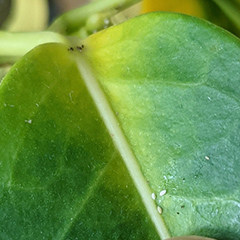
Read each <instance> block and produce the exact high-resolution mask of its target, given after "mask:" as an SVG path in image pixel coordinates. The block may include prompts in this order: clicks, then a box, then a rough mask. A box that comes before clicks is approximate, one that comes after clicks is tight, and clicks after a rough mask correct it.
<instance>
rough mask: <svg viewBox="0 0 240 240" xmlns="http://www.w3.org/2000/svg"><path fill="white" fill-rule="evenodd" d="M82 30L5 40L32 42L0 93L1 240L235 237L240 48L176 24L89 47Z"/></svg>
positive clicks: (132, 31)
mask: <svg viewBox="0 0 240 240" xmlns="http://www.w3.org/2000/svg"><path fill="white" fill-rule="evenodd" d="M116 2H117V1H116ZM119 2H120V1H119ZM105 3H110V2H109V1H105ZM131 3H133V2H131ZM94 4H96V3H93V6H96V5H94ZM111 4H112V2H111ZM121 4H122V5H121V6H125V5H124V4H126V6H128V5H129V2H127V1H122V2H121ZM86 9H90V7H89V6H86V7H85V8H84V10H81V11H83V12H85V13H86V14H87V11H86ZM91 9H94V8H91ZM107 10H109V9H107ZM111 11H112V10H111ZM105 13H106V12H105ZM111 13H112V12H111ZM91 14H92V12H91ZM94 14H95V13H94ZM101 14H102V12H101ZM65 16H66V15H65ZM67 16H70V15H67ZM71 20H74V24H73V25H72V27H70V28H68V27H69V26H71ZM81 21H82V25H81V26H80V28H78V27H76V26H77V24H76V22H78V21H77V20H76V18H75V17H72V18H71V17H60V18H59V19H58V20H57V21H56V22H55V23H54V24H53V25H52V26H51V27H50V28H49V31H46V32H41V33H30V35H24V34H23V35H19V34H16V35H11V34H10V35H8V37H9V38H8V39H14V38H11V36H20V37H22V39H25V40H26V39H28V40H29V42H27V44H26V42H25V43H24V41H22V42H20V43H19V45H18V46H20V47H19V48H18V49H19V52H17V54H16V55H15V56H14V55H12V56H14V58H13V57H12V58H11V59H14V61H15V59H16V58H20V59H19V60H18V61H17V62H16V63H15V64H14V65H13V66H12V67H11V69H10V70H9V72H8V73H7V75H6V76H5V77H4V79H3V80H2V82H1V86H0V122H1V125H0V129H1V130H0V131H1V134H0V146H1V148H0V166H1V167H0V179H1V181H0V183H1V185H0V209H1V214H0V224H1V229H0V238H1V239H168V238H172V237H177V236H187V235H188V236H190V235H198V236H202V237H209V238H214V239H219V240H233V239H238V238H239V237H240V230H239V229H240V219H239V216H240V214H239V213H240V210H239V197H240V191H239V169H240V161H239V155H240V150H239V149H240V148H239V143H240V139H239V138H240V137H239V134H238V130H239V127H240V124H239V117H240V108H239V94H240V87H239V86H240V85H239V83H240V58H239V56H240V41H239V39H238V38H237V37H235V36H233V35H232V34H230V33H228V32H227V31H225V30H223V29H221V28H219V27H217V26H215V25H213V24H210V23H208V22H206V21H203V20H200V19H197V18H194V17H190V16H186V15H181V14H170V13H161V12H155V13H149V14H146V15H142V16H138V17H136V18H133V19H131V20H129V21H126V22H124V23H123V24H120V25H118V26H114V27H110V28H107V29H105V30H103V31H100V32H98V33H95V34H92V35H90V36H89V37H87V38H86V39H80V38H79V37H74V36H76V35H77V33H79V31H80V30H81V31H80V32H82V31H83V29H84V28H85V25H84V24H83V22H84V23H85V22H86V21H85V20H81ZM63 23H64V24H63ZM56 26H57V27H56ZM59 29H60V32H57V31H58V30H59ZM69 35H71V37H69ZM6 36H7V35H6V33H5V32H4V33H2V40H1V38H0V42H1V43H3V42H4V41H5V40H4V39H5V38H6ZM32 36H43V38H42V39H43V40H42V42H41V43H44V42H49V41H50V42H52V43H47V44H43V45H40V46H37V45H38V44H39V43H38V42H37V40H36V39H37V38H35V39H34V38H33V37H32ZM67 36H68V37H67ZM46 37H47V38H46ZM31 39H33V42H32V45H31V46H30V47H28V48H27V46H28V44H30V43H31ZM46 39H47V40H46ZM49 39H50V40H49ZM5 42H6V41H5ZM8 42H9V44H12V42H14V40H12V42H11V41H8ZM18 42H19V41H18ZM21 44H22V45H21ZM5 46H7V45H5ZM21 46H22V47H23V46H25V47H26V48H25V49H24V50H23V51H20V50H21ZM34 46H36V47H34ZM31 48H33V49H32V50H31V51H30V52H28V50H30V49H31ZM2 49H3V47H2ZM25 52H28V53H27V54H25ZM10 53H11V50H6V51H5V55H6V56H7V57H9V54H10ZM23 54H25V55H24V56H21V55H23ZM6 56H5V57H6ZM15 57H16V58H15ZM5 59H7V58H5ZM8 59H9V58H8ZM181 239H201V238H200V237H199V238H196V237H191V238H181Z"/></svg>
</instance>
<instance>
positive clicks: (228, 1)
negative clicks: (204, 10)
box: [213, 0, 240, 29]
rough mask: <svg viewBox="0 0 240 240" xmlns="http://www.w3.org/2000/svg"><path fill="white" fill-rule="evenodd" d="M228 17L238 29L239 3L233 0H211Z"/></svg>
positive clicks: (239, 21)
mask: <svg viewBox="0 0 240 240" xmlns="http://www.w3.org/2000/svg"><path fill="white" fill-rule="evenodd" d="M213 1H214V2H215V3H216V4H217V5H218V6H219V7H220V8H221V9H222V11H223V12H224V13H225V14H226V15H227V16H228V18H229V19H230V20H231V21H232V22H233V23H234V24H235V25H236V27H237V28H238V29H240V4H239V3H238V2H237V1H234V0H213Z"/></svg>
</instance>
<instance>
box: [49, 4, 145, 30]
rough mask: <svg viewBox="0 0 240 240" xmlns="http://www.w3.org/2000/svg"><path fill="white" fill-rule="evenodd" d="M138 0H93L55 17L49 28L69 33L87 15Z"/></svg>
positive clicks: (120, 7) (120, 8) (119, 7)
mask: <svg viewBox="0 0 240 240" xmlns="http://www.w3.org/2000/svg"><path fill="white" fill-rule="evenodd" d="M139 1H140V0H101V1H99V0H98V1H94V2H92V3H90V4H88V5H85V6H83V7H80V8H77V9H74V10H72V11H69V12H67V13H65V14H63V15H61V16H60V17H59V18H57V19H56V20H55V21H54V22H53V23H52V24H51V25H50V27H49V30H51V31H55V32H59V33H62V34H71V33H72V32H74V31H77V30H78V29H80V28H82V27H83V26H84V25H85V23H86V21H87V19H88V17H90V16H91V15H93V14H95V13H100V12H105V11H108V10H112V9H114V8H118V9H119V10H123V9H125V8H127V7H129V6H131V5H133V4H135V3H137V2H139Z"/></svg>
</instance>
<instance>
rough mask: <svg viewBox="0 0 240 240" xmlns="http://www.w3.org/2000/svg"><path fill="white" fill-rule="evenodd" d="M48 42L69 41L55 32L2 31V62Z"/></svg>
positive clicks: (0, 42)
mask: <svg viewBox="0 0 240 240" xmlns="http://www.w3.org/2000/svg"><path fill="white" fill-rule="evenodd" d="M48 42H59V43H66V44H67V43H68V40H67V39H66V38H65V37H64V36H62V35H60V34H58V33H53V32H29V33H10V32H4V31H0V62H1V63H3V62H14V61H16V59H18V58H19V57H21V56H23V55H24V54H26V53H27V52H28V51H30V50H31V49H32V48H34V47H36V46H38V45H40V44H43V43H48Z"/></svg>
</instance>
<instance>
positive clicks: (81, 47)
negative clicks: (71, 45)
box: [76, 44, 84, 52]
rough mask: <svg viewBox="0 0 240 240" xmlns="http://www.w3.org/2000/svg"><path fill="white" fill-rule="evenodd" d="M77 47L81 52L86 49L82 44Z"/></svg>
mask: <svg viewBox="0 0 240 240" xmlns="http://www.w3.org/2000/svg"><path fill="white" fill-rule="evenodd" d="M76 48H77V50H79V51H80V52H81V51H82V50H83V49H84V45H83V44H82V45H81V46H77V47H76Z"/></svg>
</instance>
